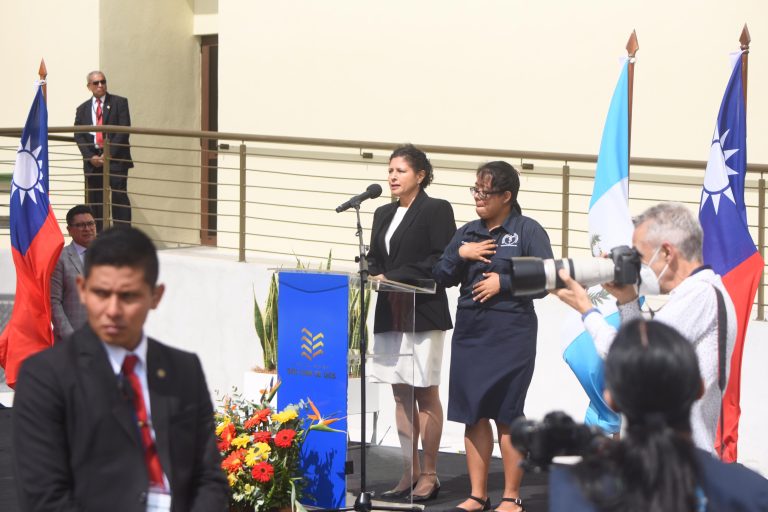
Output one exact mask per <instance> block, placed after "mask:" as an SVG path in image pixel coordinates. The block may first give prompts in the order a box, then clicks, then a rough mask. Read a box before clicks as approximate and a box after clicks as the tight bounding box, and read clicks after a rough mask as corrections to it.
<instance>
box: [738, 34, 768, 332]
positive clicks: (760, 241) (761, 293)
mask: <svg viewBox="0 0 768 512" xmlns="http://www.w3.org/2000/svg"><path fill="white" fill-rule="evenodd" d="M751 42H752V37H751V36H750V35H749V28H748V27H747V24H746V23H745V24H744V28H742V29H741V36H739V43H740V44H741V86H742V91H743V93H744V117H745V118H746V116H747V63H748V62H749V43H751ZM757 189H758V192H759V199H758V204H759V208H758V222H757V224H758V227H757V252H759V253H760V257H761V258H763V261H765V178H763V175H762V173H761V174H760V179H759V180H758V184H757ZM764 287H765V272H762V273H761V274H760V284H759V285H758V287H757V304H758V309H757V319H758V320H764V319H765V313H764V311H763V308H762V305H763V304H764V303H765V288H764Z"/></svg>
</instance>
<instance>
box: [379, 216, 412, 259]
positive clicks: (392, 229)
mask: <svg viewBox="0 0 768 512" xmlns="http://www.w3.org/2000/svg"><path fill="white" fill-rule="evenodd" d="M407 211H408V207H407V206H398V207H397V210H395V216H394V217H392V222H390V223H389V227H388V228H387V232H386V233H385V234H384V246H385V247H386V248H387V254H389V241H390V240H392V235H394V234H395V231H396V230H397V227H398V226H399V225H400V223H401V222H402V221H403V217H405V214H406V212H407Z"/></svg>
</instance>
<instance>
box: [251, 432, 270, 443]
mask: <svg viewBox="0 0 768 512" xmlns="http://www.w3.org/2000/svg"><path fill="white" fill-rule="evenodd" d="M271 440H272V433H271V432H270V431H269V430H259V431H258V432H256V433H254V434H253V442H254V443H268V442H270V441H271Z"/></svg>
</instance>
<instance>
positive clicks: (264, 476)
mask: <svg viewBox="0 0 768 512" xmlns="http://www.w3.org/2000/svg"><path fill="white" fill-rule="evenodd" d="M274 474H275V468H273V467H272V464H270V463H268V462H259V463H258V464H256V465H255V466H253V469H252V470H251V476H253V478H254V480H256V481H257V482H261V483H266V482H269V481H270V480H272V475H274Z"/></svg>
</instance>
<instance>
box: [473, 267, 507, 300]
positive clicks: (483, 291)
mask: <svg viewBox="0 0 768 512" xmlns="http://www.w3.org/2000/svg"><path fill="white" fill-rule="evenodd" d="M483 277H484V278H485V279H483V280H482V281H478V282H476V283H475V285H474V286H473V287H472V300H474V301H477V302H485V301H487V300H488V299H490V298H491V297H493V296H494V295H498V293H499V292H500V291H501V283H500V282H499V274H497V273H496V272H487V273H484V274H483Z"/></svg>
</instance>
